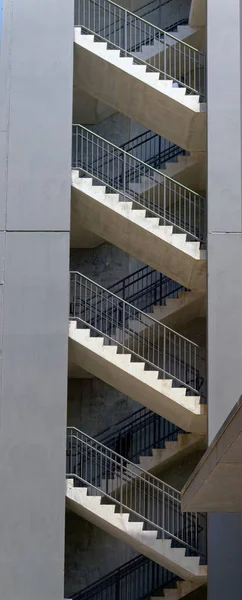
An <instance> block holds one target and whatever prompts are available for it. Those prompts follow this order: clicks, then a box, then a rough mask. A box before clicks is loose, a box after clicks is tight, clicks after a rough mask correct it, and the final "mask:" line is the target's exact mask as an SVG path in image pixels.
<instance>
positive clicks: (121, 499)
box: [120, 457, 124, 515]
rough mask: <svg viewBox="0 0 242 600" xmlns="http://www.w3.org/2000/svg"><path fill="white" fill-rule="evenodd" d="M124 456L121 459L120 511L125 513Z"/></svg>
mask: <svg viewBox="0 0 242 600" xmlns="http://www.w3.org/2000/svg"><path fill="white" fill-rule="evenodd" d="M123 467H124V464H123V457H121V461H120V513H121V515H122V513H123Z"/></svg>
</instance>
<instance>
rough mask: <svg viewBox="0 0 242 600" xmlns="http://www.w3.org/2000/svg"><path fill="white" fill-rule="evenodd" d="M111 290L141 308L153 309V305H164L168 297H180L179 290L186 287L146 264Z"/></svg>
mask: <svg viewBox="0 0 242 600" xmlns="http://www.w3.org/2000/svg"><path fill="white" fill-rule="evenodd" d="M109 290H110V291H111V292H112V293H113V294H116V295H117V296H120V298H122V299H123V300H126V302H129V303H130V304H133V305H134V306H135V307H136V308H139V309H140V310H143V311H152V307H153V306H164V305H165V304H166V300H167V299H168V298H169V299H171V298H172V299H175V298H178V295H179V292H181V291H186V288H184V287H183V286H182V285H180V284H179V283H177V282H176V281H173V280H172V279H170V278H169V277H166V275H162V273H158V271H155V269H152V268H151V267H149V266H145V267H141V268H140V269H138V270H137V271H134V273H131V274H130V275H127V277H124V278H123V279H120V280H119V281H117V282H116V283H114V284H113V285H111V286H110V288H109Z"/></svg>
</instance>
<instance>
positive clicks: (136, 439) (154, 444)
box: [94, 408, 183, 463]
mask: <svg viewBox="0 0 242 600" xmlns="http://www.w3.org/2000/svg"><path fill="white" fill-rule="evenodd" d="M179 433H183V430H182V429H180V428H179V427H177V426H176V425H174V424H173V423H170V421H167V420H166V419H163V417H160V416H159V415H157V414H156V413H153V412H152V411H150V410H148V408H141V409H139V410H137V411H135V412H134V413H133V414H132V415H129V416H128V417H126V418H124V419H122V420H121V421H119V423H116V424H115V425H112V426H110V427H108V428H107V429H104V430H103V431H101V432H99V433H98V434H97V435H95V436H94V437H95V438H96V439H97V440H98V441H99V442H101V443H102V444H104V445H105V446H108V447H109V448H110V449H111V450H113V451H114V452H117V453H118V454H121V455H122V456H124V457H125V458H127V459H128V460H131V461H132V462H134V463H139V459H140V457H141V456H151V455H152V450H153V449H155V448H159V449H162V448H165V444H166V442H167V441H170V442H172V441H176V440H177V436H178V434H179Z"/></svg>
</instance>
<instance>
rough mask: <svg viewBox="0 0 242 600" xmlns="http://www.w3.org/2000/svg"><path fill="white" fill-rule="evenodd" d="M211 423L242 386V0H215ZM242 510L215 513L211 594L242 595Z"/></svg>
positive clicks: (215, 598) (211, 23) (212, 426)
mask: <svg viewBox="0 0 242 600" xmlns="http://www.w3.org/2000/svg"><path fill="white" fill-rule="evenodd" d="M207 26H208V27H207V41H208V48H207V53H208V402H209V407H208V430H209V442H211V441H212V439H213V438H214V436H215V435H216V433H217V432H218V430H219V428H220V427H221V425H222V423H223V422H224V420H225V419H226V417H227V415H228V414H229V412H230V410H231V409H232V407H233V405H234V404H235V402H236V400H237V399H238V398H239V396H240V394H241V359H242V316H241V299H242V276H241V262H242V238H241V94H240V69H241V52H240V1H239V0H231V2H229V3H228V2H221V1H220V0H207ZM241 556H242V525H241V515H223V514H222V515H214V514H210V515H209V518H208V564H209V571H208V599H209V600H227V599H228V598H229V597H231V598H233V600H240V599H241V597H242V573H241Z"/></svg>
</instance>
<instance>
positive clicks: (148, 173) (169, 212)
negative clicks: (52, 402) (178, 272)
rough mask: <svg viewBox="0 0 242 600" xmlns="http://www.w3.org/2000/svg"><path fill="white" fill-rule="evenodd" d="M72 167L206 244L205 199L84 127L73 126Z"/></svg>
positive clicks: (162, 221) (161, 220) (177, 229)
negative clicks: (204, 240)
mask: <svg viewBox="0 0 242 600" xmlns="http://www.w3.org/2000/svg"><path fill="white" fill-rule="evenodd" d="M72 167H73V169H78V170H79V171H80V175H82V176H91V177H92V178H94V179H95V180H97V181H98V182H100V183H103V184H104V185H105V186H106V187H108V189H109V190H110V191H115V192H118V193H119V194H120V195H121V197H122V198H124V199H125V200H127V201H129V200H130V201H132V202H133V203H134V204H135V206H137V208H138V207H142V208H145V209H146V210H147V212H148V213H149V214H150V215H153V216H156V217H158V218H159V220H160V223H161V225H170V226H173V227H174V228H175V229H176V231H178V232H181V233H186V234H187V235H188V236H189V239H191V240H198V241H203V239H204V236H205V218H204V198H203V197H202V196H200V195H199V194H197V193H196V192H193V191H192V190H190V189H189V188H187V187H185V186H184V185H182V184H180V183H178V182H176V181H175V180H174V179H172V178H171V177H168V176H167V175H165V174H163V173H161V172H160V171H158V170H157V169H154V168H153V167H152V166H151V165H148V164H147V163H144V162H143V161H141V160H140V159H138V158H136V157H134V156H132V155H131V154H129V153H127V152H125V151H124V150H123V149H122V148H118V146H115V145H114V144H111V143H110V142H108V141H107V140H105V139H103V138H102V137H100V136H98V135H97V134H95V133H93V132H92V131H90V130H89V129H87V128H86V127H83V126H81V125H73V137H72Z"/></svg>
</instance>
